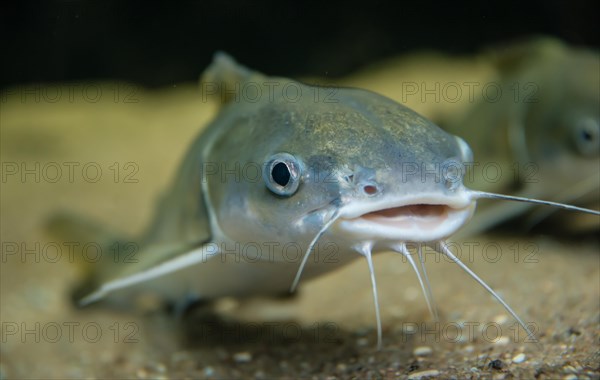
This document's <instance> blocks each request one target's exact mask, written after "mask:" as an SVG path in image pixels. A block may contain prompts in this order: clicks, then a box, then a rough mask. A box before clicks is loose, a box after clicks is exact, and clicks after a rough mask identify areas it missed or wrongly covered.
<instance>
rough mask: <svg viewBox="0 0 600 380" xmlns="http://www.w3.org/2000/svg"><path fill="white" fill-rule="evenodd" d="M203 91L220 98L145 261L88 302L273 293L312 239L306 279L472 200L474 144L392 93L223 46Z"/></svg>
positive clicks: (411, 236)
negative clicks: (145, 294) (309, 79)
mask: <svg viewBox="0 0 600 380" xmlns="http://www.w3.org/2000/svg"><path fill="white" fill-rule="evenodd" d="M201 89H202V91H203V94H202V95H203V96H205V95H211V96H212V97H213V98H215V97H216V98H217V100H220V101H222V102H223V103H224V105H223V107H222V109H221V110H220V112H219V114H218V116H217V117H216V119H215V120H214V121H213V122H212V123H211V124H210V125H209V126H208V127H207V128H206V129H205V130H204V131H203V132H202V133H201V134H200V136H199V137H198V138H197V139H196V140H195V141H194V142H193V144H192V145H191V147H190V149H189V151H188V153H187V155H186V157H185V159H184V162H183V164H182V166H181V168H180V170H179V173H178V175H177V179H176V181H175V183H174V184H173V186H172V187H171V189H170V190H169V191H168V193H167V194H166V195H165V197H164V198H163V200H162V202H161V203H160V206H159V209H158V212H157V214H156V217H155V220H154V222H153V224H152V225H151V227H150V228H149V229H148V232H147V233H146V235H145V236H144V239H143V247H144V248H143V249H142V251H141V252H140V254H139V257H140V258H141V261H140V263H139V264H138V265H132V266H128V267H127V268H125V270H124V271H123V272H122V273H114V272H113V273H112V276H113V278H116V279H119V278H128V277H129V278H132V279H131V281H125V282H118V281H117V282H116V283H115V282H113V286H108V287H106V286H105V287H104V288H103V289H104V290H103V291H102V290H101V291H99V292H97V293H95V296H94V297H92V299H97V298H101V297H102V296H104V295H106V294H108V293H110V292H112V291H114V290H119V292H120V293H122V294H125V293H124V292H125V291H126V290H125V288H127V289H128V290H130V291H134V292H137V291H139V290H148V289H151V290H152V291H156V292H159V293H160V294H162V295H164V296H166V297H168V298H177V297H181V296H184V295H187V296H192V297H196V298H215V297H220V296H245V295H251V294H278V293H282V292H285V291H287V290H288V289H289V287H290V284H291V283H292V281H293V279H294V274H296V271H297V270H298V267H299V265H300V264H301V260H302V259H303V257H305V254H306V253H307V250H308V251H310V252H311V254H312V256H311V259H309V260H307V261H306V267H305V270H304V272H303V273H304V275H305V276H306V277H312V276H316V275H319V274H322V273H325V272H329V271H331V270H333V269H336V268H339V267H340V266H342V265H344V264H346V263H348V262H350V261H351V260H353V259H355V258H357V257H360V255H358V254H357V252H359V253H360V252H361V249H362V248H361V247H365V246H368V247H370V248H371V247H372V248H373V249H375V250H389V249H390V248H391V247H394V246H397V244H398V243H400V242H407V241H416V242H429V241H437V240H439V239H441V238H445V237H447V236H449V235H451V234H452V233H454V232H455V231H456V230H457V229H458V228H460V226H462V224H464V223H465V222H466V221H467V220H468V219H469V217H470V216H471V214H472V212H473V210H474V205H475V202H474V201H473V200H472V199H471V198H470V197H469V196H468V194H467V192H466V189H464V187H463V186H462V174H461V172H460V166H461V165H462V163H464V162H466V161H470V160H472V158H471V152H470V149H469V147H468V146H467V144H466V143H465V142H464V141H463V140H461V139H460V138H458V137H455V136H453V135H450V134H448V133H446V132H444V131H442V130H441V129H440V128H438V127H437V126H435V125H433V124H432V123H431V122H429V121H428V120H427V119H425V118H423V117H421V116H420V115H418V114H416V113H415V112H413V111H411V110H410V109H408V108H406V107H404V106H402V105H400V104H398V103H396V102H394V101H392V100H390V99H388V98H385V97H383V96H380V95H378V94H375V93H371V92H368V91H365V90H359V89H350V88H345V89H337V88H325V87H314V86H308V85H305V84H301V83H299V82H296V81H292V80H290V79H285V78H273V77H266V76H264V75H262V74H259V73H256V72H253V71H251V70H249V69H247V68H245V67H242V66H240V65H238V64H237V63H235V62H234V61H233V60H232V59H231V58H230V57H228V56H226V55H224V54H222V53H221V54H217V55H216V57H215V61H214V62H213V64H212V65H211V66H210V67H209V68H208V70H207V71H206V72H205V74H204V77H203V81H202V85H201ZM325 226H327V227H328V228H324V227H325ZM329 227H330V228H329ZM317 238H318V240H319V241H318V244H317V243H315V240H317ZM194 250H195V252H196V253H198V255H196V256H195V259H194V260H192V259H191V258H190V259H189V260H188V261H186V260H185V259H182V257H184V256H185V254H186V252H190V251H194ZM199 252H200V253H199ZM199 255H200V256H202V257H200V256H199ZM178 260H179V261H178ZM171 261H175V264H173V265H171V264H170V262H171ZM157 268H163V269H162V270H158V269H157ZM173 268H176V269H173ZM167 272H168V273H172V274H170V275H164V273H167ZM109 284H110V282H109ZM127 293H128V292H127Z"/></svg>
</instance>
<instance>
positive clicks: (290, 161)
mask: <svg viewBox="0 0 600 380" xmlns="http://www.w3.org/2000/svg"><path fill="white" fill-rule="evenodd" d="M300 173H301V164H300V162H299V161H298V160H297V159H296V157H294V156H292V155H291V154H289V153H277V154H274V155H273V156H271V158H269V160H268V161H267V163H266V164H265V166H264V168H263V179H264V181H265V184H266V185H267V188H268V189H269V190H271V191H272V192H273V193H275V194H277V195H280V196H283V197H289V196H290V195H292V194H294V193H295V192H296V190H298V186H299V185H300Z"/></svg>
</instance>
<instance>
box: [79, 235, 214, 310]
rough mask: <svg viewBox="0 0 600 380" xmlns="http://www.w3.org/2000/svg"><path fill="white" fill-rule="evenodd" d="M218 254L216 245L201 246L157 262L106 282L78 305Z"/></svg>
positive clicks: (91, 301) (86, 303)
mask: <svg viewBox="0 0 600 380" xmlns="http://www.w3.org/2000/svg"><path fill="white" fill-rule="evenodd" d="M218 253H219V248H218V245H217V244H213V243H206V244H203V245H201V246H199V247H197V248H194V249H192V250H188V251H186V252H184V253H179V254H177V255H176V256H175V257H172V258H169V259H167V260H164V261H161V262H158V263H157V264H155V265H152V266H150V267H148V268H147V269H144V270H141V271H138V272H136V273H133V274H130V275H128V276H124V277H120V278H117V279H115V280H112V281H108V282H106V283H104V284H103V285H101V286H100V288H99V289H97V290H96V291H94V292H93V293H91V294H89V295H87V296H86V297H84V298H83V299H81V300H80V301H79V305H80V306H85V305H88V304H90V303H93V302H96V301H98V300H100V299H102V298H104V297H106V296H107V295H108V294H109V293H111V292H114V291H116V290H119V289H124V288H128V287H130V286H133V285H136V284H140V283H143V282H146V281H150V280H153V279H155V278H158V277H161V276H164V275H167V274H170V273H174V272H177V271H179V270H182V269H185V268H188V267H190V266H192V265H196V264H200V263H204V262H206V261H207V260H209V259H210V258H212V257H214V256H215V255H217V254H218Z"/></svg>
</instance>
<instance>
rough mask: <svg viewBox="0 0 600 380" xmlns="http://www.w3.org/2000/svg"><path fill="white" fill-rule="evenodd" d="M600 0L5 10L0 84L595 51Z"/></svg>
mask: <svg viewBox="0 0 600 380" xmlns="http://www.w3.org/2000/svg"><path fill="white" fill-rule="evenodd" d="M254 3H256V4H254ZM598 3H600V2H598V1H597V0H591V1H571V2H567V1H564V2H563V1H557V0H535V1H529V2H521V1H506V2H499V3H495V4H485V3H484V2H483V1H482V2H481V3H479V2H472V3H470V2H467V3H456V2H454V1H446V2H442V1H421V2H418V3H416V2H400V1H398V2H389V3H386V2H382V1H377V0H367V1H350V0H349V1H346V2H343V3H339V4H338V3H336V4H333V3H328V2H325V1H323V2H321V3H317V2H314V3H312V2H301V1H294V2H291V1H290V2H287V1H266V2H260V3H259V2H250V1H248V2H242V1H233V0H231V1H218V0H208V1H202V2H200V1H198V2H189V1H188V2H180V3H176V2H172V3H150V2H138V1H132V2H126V1H93V2H92V1H90V2H77V1H46V2H40V3H37V2H36V3H32V2H16V1H15V2H2V5H0V31H1V33H2V45H3V49H2V63H1V64H2V70H1V74H0V75H1V77H0V86H2V87H4V86H7V85H12V84H17V83H27V82H39V81H73V80H83V79H86V80H88V79H119V80H129V81H134V82H138V83H140V84H144V85H147V86H151V87H152V86H161V85H168V84H172V83H177V82H181V81H193V80H197V78H198V76H199V74H200V73H201V72H202V70H203V68H204V67H206V66H207V64H208V63H209V61H210V59H211V56H212V54H213V52H214V51H216V50H224V51H226V52H228V53H230V54H232V55H233V56H234V57H235V58H236V59H237V60H239V61H240V62H242V63H244V64H245V65H247V66H250V67H253V68H256V69H258V70H261V71H263V72H267V73H269V74H271V75H289V76H300V75H319V76H322V75H329V76H332V77H337V76H341V75H344V74H347V73H349V72H351V71H353V70H355V69H357V68H359V67H361V66H364V65H366V64H368V63H372V62H375V61H378V60H380V59H382V58H385V57H390V56H394V55H398V54H400V53H404V52H408V51H413V50H415V49H435V50H440V51H444V52H447V53H455V54H462V53H467V54H468V53H472V52H476V51H478V50H480V49H481V48H482V47H484V46H488V45H490V44H495V43H502V42H510V41H512V40H515V39H518V38H519V37H523V36H529V35H534V34H545V35H552V36H557V37H559V38H561V39H563V40H565V41H567V42H569V43H571V44H575V45H583V46H588V47H594V48H598V46H599V33H597V27H596V25H597V18H598V14H599V12H598V5H597V4H598Z"/></svg>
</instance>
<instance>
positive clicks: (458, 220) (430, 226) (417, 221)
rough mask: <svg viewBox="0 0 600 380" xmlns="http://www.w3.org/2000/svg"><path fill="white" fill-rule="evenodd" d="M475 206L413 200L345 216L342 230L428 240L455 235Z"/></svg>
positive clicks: (341, 222)
mask: <svg viewBox="0 0 600 380" xmlns="http://www.w3.org/2000/svg"><path fill="white" fill-rule="evenodd" d="M474 209H475V204H474V202H473V203H469V204H467V205H456V206H454V205H453V206H451V205H449V204H444V203H442V204H435V203H411V204H405V205H399V206H394V207H386V208H379V209H375V210H365V211H366V212H363V213H362V214H359V215H357V216H352V217H346V218H344V217H343V216H342V217H341V218H340V222H339V223H340V227H341V228H342V229H343V230H347V231H348V232H352V233H353V234H356V235H359V236H361V237H363V238H364V237H370V238H372V239H378V238H384V239H394V240H402V241H420V242H428V241H435V240H439V239H443V238H445V237H447V236H450V235H452V234H453V233H454V232H456V230H458V229H459V228H460V227H461V226H462V225H463V224H465V223H466V222H467V221H468V220H469V218H470V217H471V215H472V214H473V211H474ZM365 235H367V236H365Z"/></svg>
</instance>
